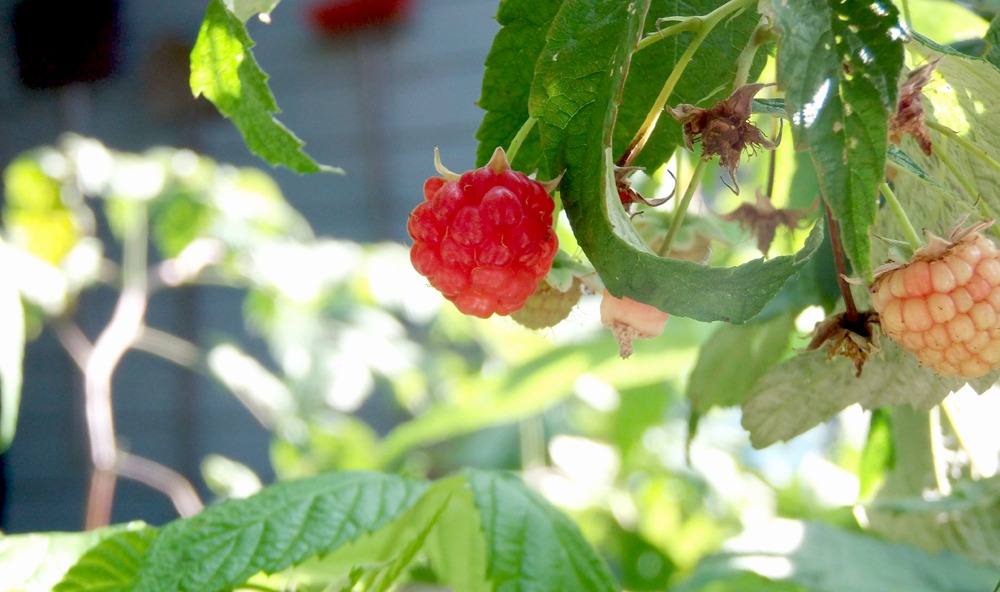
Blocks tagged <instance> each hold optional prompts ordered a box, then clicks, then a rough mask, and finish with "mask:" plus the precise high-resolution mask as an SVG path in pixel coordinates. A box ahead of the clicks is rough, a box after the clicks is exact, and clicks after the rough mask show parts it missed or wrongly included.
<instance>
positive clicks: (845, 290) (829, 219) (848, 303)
mask: <svg viewBox="0 0 1000 592" xmlns="http://www.w3.org/2000/svg"><path fill="white" fill-rule="evenodd" d="M823 209H824V210H825V212H826V226H827V229H828V230H829V231H830V246H831V247H832V249H833V264H834V266H836V268H837V285H838V286H839V287H840V294H841V295H842V296H843V297H844V320H846V321H847V322H848V323H849V324H850V325H851V326H854V325H856V324H857V323H859V322H860V320H861V315H860V314H859V313H858V305H857V303H855V302H854V294H853V293H852V292H851V285H850V284H849V283H847V279H846V278H847V260H846V258H845V257H844V248H843V246H842V245H841V242H840V228H839V227H838V226H837V221H836V220H834V219H833V212H832V211H831V210H830V206H828V205H826V204H823Z"/></svg>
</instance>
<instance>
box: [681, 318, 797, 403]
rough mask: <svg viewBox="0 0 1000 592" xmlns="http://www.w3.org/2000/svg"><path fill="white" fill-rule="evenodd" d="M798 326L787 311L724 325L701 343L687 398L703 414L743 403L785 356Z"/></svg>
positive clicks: (689, 382)
mask: <svg viewBox="0 0 1000 592" xmlns="http://www.w3.org/2000/svg"><path fill="white" fill-rule="evenodd" d="M794 329H795V316H794V315H793V314H791V313H785V314H783V315H781V316H778V317H775V318H772V319H769V320H768V321H767V322H763V323H752V324H747V325H722V326H720V327H719V328H717V329H716V330H715V332H714V333H712V336H711V337H709V338H708V340H706V341H705V343H704V344H702V346H701V351H700V352H699V353H698V363H697V364H695V367H694V369H693V370H692V371H691V378H690V380H689V381H688V388H687V397H688V400H689V401H691V406H692V407H693V409H694V410H695V411H696V412H697V413H700V414H705V413H707V412H708V411H709V410H710V409H711V408H712V407H716V406H718V407H729V406H732V405H740V404H742V403H743V401H744V398H745V397H746V395H747V394H748V393H749V392H750V389H751V388H752V387H753V385H754V383H755V382H756V381H757V379H758V378H760V377H761V376H762V375H763V374H764V373H765V372H766V371H767V370H768V369H769V368H770V367H772V366H774V365H775V364H777V363H778V361H780V360H781V358H782V357H784V355H785V352H786V351H787V349H788V344H789V342H790V341H791V337H792V331H793V330H794Z"/></svg>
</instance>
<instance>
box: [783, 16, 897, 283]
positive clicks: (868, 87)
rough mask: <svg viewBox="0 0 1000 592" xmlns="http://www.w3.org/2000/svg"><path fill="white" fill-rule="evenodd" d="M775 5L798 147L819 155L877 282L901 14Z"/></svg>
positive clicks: (855, 251) (845, 229) (856, 249)
mask: <svg viewBox="0 0 1000 592" xmlns="http://www.w3.org/2000/svg"><path fill="white" fill-rule="evenodd" d="M772 6H773V11H774V18H775V26H776V28H777V29H778V31H779V32H780V38H779V41H778V57H777V74H778V84H779V86H780V87H781V88H783V89H784V91H785V103H786V107H787V110H788V114H789V116H790V120H791V124H792V132H793V135H794V140H795V146H796V148H797V149H799V150H806V149H808V150H809V152H810V154H811V155H812V157H813V160H814V162H815V163H816V170H817V172H818V173H819V178H820V182H821V187H822V190H823V197H824V199H825V201H826V203H827V204H828V205H829V206H830V209H831V210H832V211H833V215H834V217H835V218H836V220H837V221H838V222H839V223H840V227H841V228H842V232H841V234H842V240H843V243H844V250H845V251H846V252H847V254H848V256H849V257H850V259H851V262H852V263H853V265H854V270H855V273H857V274H859V275H861V276H863V277H865V278H866V279H869V280H870V279H871V278H872V261H871V229H872V225H873V224H874V222H875V213H876V210H877V204H878V193H877V189H878V184H879V183H880V182H881V181H882V179H883V177H884V170H885V155H886V146H887V144H888V119H889V117H890V116H891V115H892V114H893V113H894V112H895V110H896V95H897V94H898V93H897V84H898V79H899V75H900V72H901V70H902V67H903V45H902V43H903V40H904V39H905V37H906V36H905V34H904V33H903V31H902V29H900V27H899V16H898V12H897V10H896V8H895V7H894V6H893V5H892V4H891V3H888V2H880V3H864V2H838V1H835V0H805V1H802V2H775V3H773V4H772Z"/></svg>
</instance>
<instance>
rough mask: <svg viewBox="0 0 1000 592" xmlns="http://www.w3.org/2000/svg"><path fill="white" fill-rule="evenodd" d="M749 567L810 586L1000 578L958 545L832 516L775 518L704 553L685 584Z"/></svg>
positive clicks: (899, 590) (951, 588)
mask: <svg viewBox="0 0 1000 592" xmlns="http://www.w3.org/2000/svg"><path fill="white" fill-rule="evenodd" d="M743 572H751V573H756V574H758V575H761V576H764V577H767V578H770V579H773V580H776V581H782V582H789V583H792V584H796V585H799V586H802V587H804V588H805V589H807V590H809V591H810V592H844V591H845V590H850V591H851V592H941V591H943V590H947V591H948V592H983V591H984V590H989V589H990V587H991V586H992V585H993V584H994V582H995V581H996V570H995V568H992V567H987V566H984V565H980V564H977V563H973V562H971V561H969V560H968V559H965V558H962V557H959V556H957V555H953V554H951V553H941V554H937V555H929V554H927V553H925V552H923V551H921V550H919V549H916V548H914V547H911V546H908V545H902V544H894V543H888V542H885V541H882V540H879V539H876V538H874V537H871V536H867V535H863V534H857V533H853V532H848V531H846V530H841V529H837V528H834V527H831V526H829V525H826V524H819V523H803V522H793V521H789V520H776V521H773V522H770V523H766V524H761V525H759V526H758V527H756V528H753V529H750V530H748V531H747V532H745V533H744V534H742V535H741V536H740V537H738V538H737V539H735V540H733V541H730V542H729V543H727V544H726V546H725V549H724V550H723V551H722V552H721V553H719V554H716V555H712V556H709V557H708V558H706V559H705V560H703V561H702V562H701V563H700V564H699V565H698V567H697V568H696V569H695V572H694V575H693V576H692V578H691V580H689V581H688V582H685V584H684V585H682V586H680V587H679V588H678V592H694V591H695V590H701V589H702V586H704V585H706V584H707V583H709V582H713V581H716V580H724V579H727V578H731V577H733V575H735V574H738V573H743Z"/></svg>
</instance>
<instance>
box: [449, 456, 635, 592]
mask: <svg viewBox="0 0 1000 592" xmlns="http://www.w3.org/2000/svg"><path fill="white" fill-rule="evenodd" d="M465 475H466V478H467V479H468V481H469V486H470V487H471V489H472V495H473V498H474V500H475V504H476V508H477V509H478V510H479V514H480V516H481V520H482V525H483V534H484V536H485V538H486V565H487V577H488V578H489V580H490V581H491V582H492V583H493V589H494V590H587V591H588V592H600V591H602V590H608V591H612V590H617V589H618V586H617V584H616V583H615V581H614V578H613V577H612V575H611V573H610V572H609V571H608V569H607V567H606V566H605V565H604V563H603V562H602V561H601V558H600V557H599V556H598V555H597V553H596V552H595V551H594V550H593V549H592V548H591V547H590V545H589V544H588V543H587V541H586V540H585V539H584V538H583V535H581V534H580V531H579V529H578V528H577V526H576V524H574V523H573V522H572V521H571V520H570V519H569V518H568V517H566V516H565V515H563V514H562V513H560V512H559V511H558V510H556V509H555V508H553V507H552V506H551V505H550V504H549V503H548V502H546V501H545V500H544V499H542V498H541V497H540V496H539V495H538V494H537V493H535V492H534V491H532V490H530V489H528V488H527V487H526V486H525V485H524V484H523V483H522V482H521V481H520V480H519V479H518V478H517V477H515V476H513V475H507V474H501V473H487V472H483V471H476V470H468V471H466V473H465Z"/></svg>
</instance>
